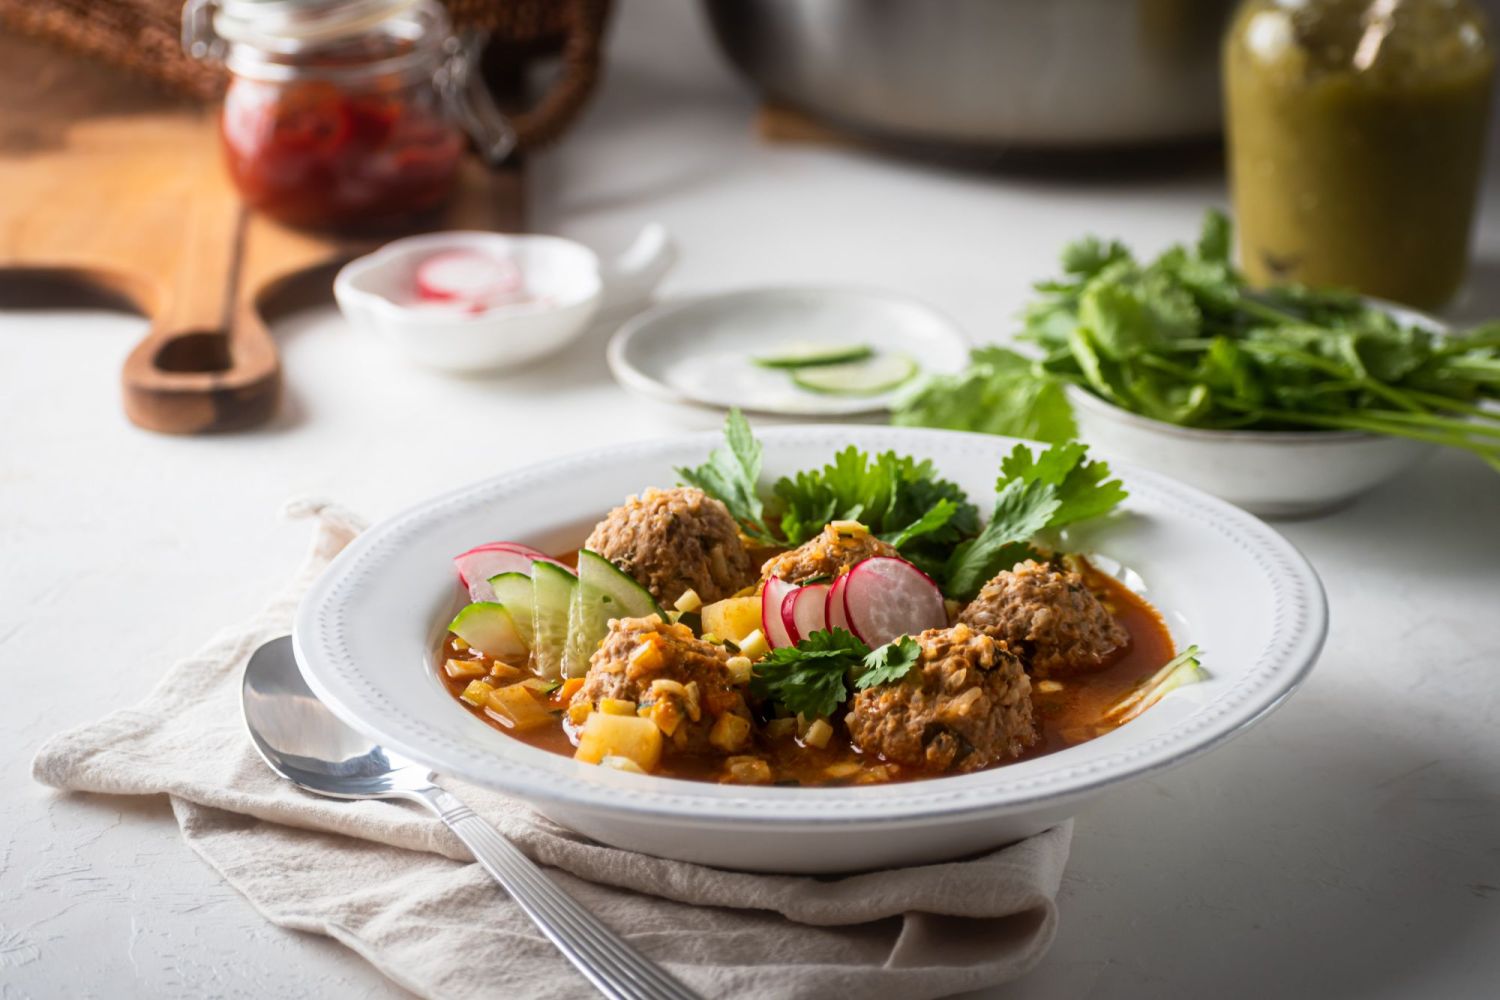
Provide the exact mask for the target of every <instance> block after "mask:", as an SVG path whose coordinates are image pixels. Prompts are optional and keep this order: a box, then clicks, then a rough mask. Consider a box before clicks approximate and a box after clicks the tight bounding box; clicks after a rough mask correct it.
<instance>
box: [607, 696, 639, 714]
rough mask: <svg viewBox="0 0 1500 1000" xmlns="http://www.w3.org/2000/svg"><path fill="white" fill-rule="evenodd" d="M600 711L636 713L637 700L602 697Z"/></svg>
mask: <svg viewBox="0 0 1500 1000" xmlns="http://www.w3.org/2000/svg"><path fill="white" fill-rule="evenodd" d="M599 711H601V712H604V713H606V714H608V715H634V714H635V702H633V701H626V700H624V699H623V698H600V699H599Z"/></svg>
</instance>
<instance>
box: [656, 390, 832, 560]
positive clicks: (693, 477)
mask: <svg viewBox="0 0 1500 1000" xmlns="http://www.w3.org/2000/svg"><path fill="white" fill-rule="evenodd" d="M724 439H725V442H726V444H727V447H724V448H715V449H714V450H713V451H711V452H709V454H708V461H707V462H705V463H703V464H702V465H700V466H698V467H697V468H695V469H689V468H679V469H678V470H677V474H678V475H679V476H681V477H682V481H683V482H685V483H687V484H688V485H689V486H696V487H697V488H698V489H700V490H702V491H703V492H704V493H707V494H708V495H709V496H711V497H715V498H717V499H718V500H720V501H722V502H723V504H724V506H725V507H727V508H729V514H730V516H731V517H733V518H734V519H735V521H736V522H738V523H739V526H740V531H741V532H743V533H744V535H745V537H746V538H748V539H749V540H750V541H751V542H753V543H755V544H757V545H775V544H778V543H777V539H776V538H775V537H774V536H773V535H772V534H771V532H770V531H769V530H768V529H767V528H766V524H765V505H764V504H763V503H762V502H761V499H760V487H759V480H760V467H761V444H760V442H759V441H757V440H756V439H755V433H754V432H753V431H751V429H750V421H748V420H746V419H745V415H744V414H743V413H741V412H740V411H739V410H738V409H732V410H730V411H729V417H728V418H727V419H726V420H725V421H724ZM820 527H821V526H820Z"/></svg>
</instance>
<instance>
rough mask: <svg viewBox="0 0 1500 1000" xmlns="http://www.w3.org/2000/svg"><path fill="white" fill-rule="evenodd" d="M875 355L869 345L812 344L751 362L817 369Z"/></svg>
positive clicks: (754, 359)
mask: <svg viewBox="0 0 1500 1000" xmlns="http://www.w3.org/2000/svg"><path fill="white" fill-rule="evenodd" d="M874 353H875V350H874V348H872V347H870V345H868V344H844V345H827V344H811V345H808V346H806V347H794V348H788V349H787V350H785V351H783V352H782V353H780V354H769V355H766V356H764V357H759V358H752V359H751V360H752V361H754V362H755V363H756V364H758V365H760V366H761V367H762V368H815V367H817V366H818V365H837V364H843V363H846V362H850V361H863V360H864V359H865V358H868V357H870V356H871V355H872V354H874Z"/></svg>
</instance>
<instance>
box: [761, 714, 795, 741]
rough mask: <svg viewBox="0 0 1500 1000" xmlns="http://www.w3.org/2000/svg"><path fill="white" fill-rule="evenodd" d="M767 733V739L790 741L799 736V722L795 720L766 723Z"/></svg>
mask: <svg viewBox="0 0 1500 1000" xmlns="http://www.w3.org/2000/svg"><path fill="white" fill-rule="evenodd" d="M765 731H766V738H767V739H773V740H785V739H790V738H791V737H793V736H796V735H797V720H796V719H793V718H785V719H772V720H770V721H769V722H767V723H766V725H765Z"/></svg>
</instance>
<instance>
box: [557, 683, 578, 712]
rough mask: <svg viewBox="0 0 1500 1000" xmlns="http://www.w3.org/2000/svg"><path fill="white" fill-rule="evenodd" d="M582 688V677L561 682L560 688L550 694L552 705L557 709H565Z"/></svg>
mask: <svg viewBox="0 0 1500 1000" xmlns="http://www.w3.org/2000/svg"><path fill="white" fill-rule="evenodd" d="M582 687H583V678H582V677H569V678H568V679H567V680H565V681H563V682H562V686H561V687H559V688H558V689H557V690H556V691H553V692H552V704H553V705H554V706H556V707H558V708H562V707H565V706H566V705H567V704H568V702H570V701H572V700H573V696H574V695H575V694H577V693H578V691H579V689H580V688H582Z"/></svg>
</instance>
